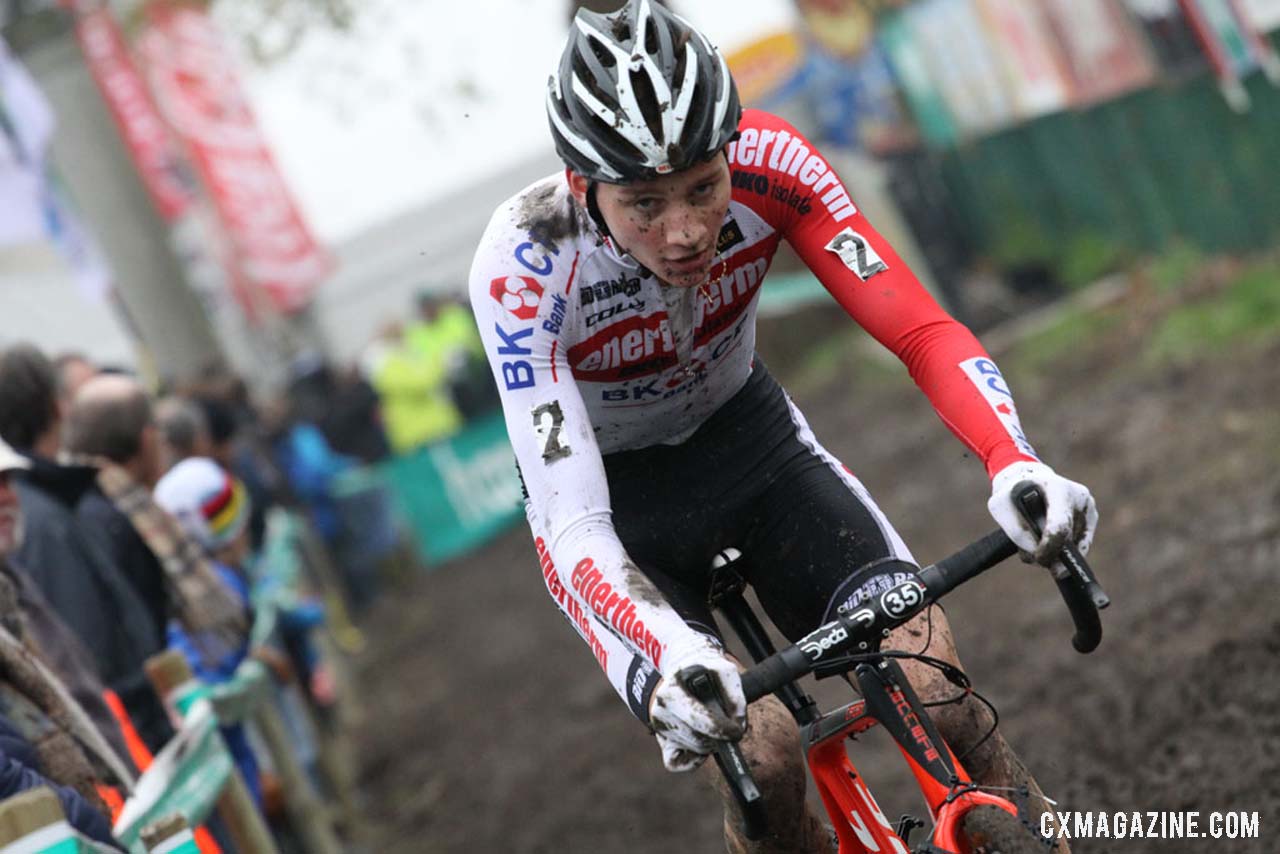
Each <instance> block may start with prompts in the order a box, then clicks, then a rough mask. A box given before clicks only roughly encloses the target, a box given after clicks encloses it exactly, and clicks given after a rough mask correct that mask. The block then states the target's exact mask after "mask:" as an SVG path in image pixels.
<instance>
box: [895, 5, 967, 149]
mask: <svg viewBox="0 0 1280 854" xmlns="http://www.w3.org/2000/svg"><path fill="white" fill-rule="evenodd" d="M879 44H880V47H881V49H882V50H883V51H884V53H885V56H886V58H887V59H888V61H889V65H890V66H891V67H892V68H893V72H894V75H895V76H896V77H897V80H898V85H899V86H900V87H901V88H902V93H903V96H904V98H905V99H906V102H907V106H908V107H909V108H910V109H911V112H912V114H913V115H914V116H915V120H916V127H917V128H918V129H919V131H920V136H921V138H923V139H924V141H925V142H926V143H927V144H929V145H932V146H947V145H951V144H952V143H953V142H955V141H956V126H955V122H954V121H953V120H952V118H951V113H950V112H949V111H948V110H947V103H946V100H945V99H944V98H943V96H942V92H941V91H940V90H939V88H938V86H937V84H936V83H935V82H934V80H933V78H932V77H931V76H930V75H929V66H928V62H927V60H926V57H925V54H924V51H923V50H921V47H920V43H919V42H918V41H917V40H916V39H915V36H914V35H913V33H912V30H911V27H910V26H908V24H907V21H906V18H905V17H904V16H903V15H902V14H901V13H893V14H890V15H887V16H886V17H885V18H884V19H883V20H882V21H881V24H880V34H879Z"/></svg>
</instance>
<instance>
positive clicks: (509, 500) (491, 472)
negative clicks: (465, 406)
mask: <svg viewBox="0 0 1280 854" xmlns="http://www.w3.org/2000/svg"><path fill="white" fill-rule="evenodd" d="M383 472H384V474H385V476H386V479H387V483H388V485H389V486H390V488H391V491H392V494H393V496H394V498H395V500H396V502H397V504H398V506H399V508H400V511H401V513H402V514H403V515H404V518H405V519H406V520H407V521H408V523H409V525H410V526H411V528H412V529H413V532H414V535H415V537H416V538H417V540H418V544H419V546H420V548H421V551H422V555H423V557H424V559H425V560H426V561H427V563H429V564H435V563H440V562H442V561H445V560H448V559H449V558H452V557H455V556H457V555H461V554H463V553H465V552H468V551H470V550H472V549H475V548H477V547H479V546H481V545H483V544H484V543H486V542H488V541H489V540H491V539H492V538H493V537H494V536H495V535H496V534H498V533H499V532H501V531H502V530H505V529H506V528H508V527H509V526H511V525H512V524H513V523H514V522H516V521H518V520H519V519H520V518H521V517H522V510H521V506H522V505H521V490H520V482H519V478H518V477H517V476H516V468H515V456H514V454H513V453H512V451H511V445H510V443H509V442H508V441H507V429H506V425H505V423H504V421H503V419H502V416H501V415H492V416H489V417H487V418H483V419H479V420H477V421H475V422H472V423H470V424H468V425H467V427H466V429H464V430H463V431H462V432H461V433H460V434H458V435H457V436H454V437H453V438H451V439H448V440H446V441H444V442H439V443H436V444H433V445H429V446H427V447H425V448H421V449H419V450H417V451H414V452H412V453H409V454H405V455H402V456H399V457H396V458H395V459H393V460H390V461H388V462H386V463H384V464H383Z"/></svg>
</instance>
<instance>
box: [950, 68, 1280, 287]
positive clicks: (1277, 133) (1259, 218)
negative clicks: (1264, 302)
mask: <svg viewBox="0 0 1280 854" xmlns="http://www.w3.org/2000/svg"><path fill="white" fill-rule="evenodd" d="M1245 84H1246V90H1247V92H1248V93H1249V96H1250V100H1251V107H1250V109H1249V110H1247V111H1245V112H1240V113H1237V112H1235V111H1233V110H1232V109H1231V108H1230V107H1229V106H1228V104H1227V103H1226V101H1225V99H1224V98H1223V96H1222V93H1221V92H1220V91H1219V89H1218V85H1217V81H1216V80H1215V79H1214V78H1213V77H1212V76H1211V75H1210V74H1208V73H1201V74H1198V75H1194V76H1192V77H1190V78H1187V79H1183V80H1181V81H1175V82H1168V81H1166V82H1163V83H1161V84H1160V85H1157V86H1154V87H1151V88H1148V89H1145V90H1142V91H1139V92H1135V93H1131V94H1129V95H1126V96H1124V97H1122V98H1118V99H1115V100H1113V101H1109V102H1106V103H1102V104H1098V105H1095V106H1093V107H1090V108H1089V109H1087V110H1083V111H1067V112H1060V113H1055V114H1051V115H1047V116H1042V117H1040V118H1038V119H1036V120H1034V121H1031V122H1027V123H1024V124H1022V125H1018V126H1016V127H1012V128H1006V129H1003V130H1001V131H999V132H997V133H993V134H991V135H989V136H986V137H983V138H981V139H976V140H969V141H966V142H963V143H961V144H960V145H958V146H956V147H955V148H952V149H951V150H949V151H947V152H945V153H944V154H943V155H942V160H941V170H940V171H941V175H942V178H943V183H944V184H945V185H946V187H947V190H948V192H949V193H950V194H951V197H952V200H953V205H954V208H955V209H956V211H957V212H958V216H959V218H960V220H961V221H960V222H959V223H958V227H960V228H962V229H964V231H965V233H966V236H968V237H969V238H970V240H971V241H972V243H973V245H974V246H975V247H976V248H977V249H978V251H980V252H982V253H984V254H986V255H987V256H988V257H990V258H992V259H994V260H995V261H996V262H997V263H1001V264H1005V265H1008V264H1015V263H1024V262H1027V261H1035V260H1039V261H1048V262H1053V263H1062V262H1063V261H1065V260H1066V256H1067V254H1068V253H1069V252H1070V251H1071V247H1072V246H1074V245H1076V242H1077V241H1089V240H1092V241H1094V243H1095V244H1096V243H1098V242H1101V243H1104V244H1105V245H1106V246H1108V247H1111V248H1114V249H1115V250H1118V251H1121V252H1125V253H1135V252H1152V251H1159V250H1161V249H1164V248H1167V247H1168V246H1169V245H1170V244H1171V243H1172V242H1173V241H1175V240H1179V239H1181V240H1185V241H1188V242H1190V243H1192V244H1194V245H1196V246H1199V247H1200V248H1201V249H1203V250H1205V251H1209V252H1242V251H1250V250H1257V249H1262V248H1266V247H1270V246H1274V245H1275V243H1276V241H1277V239H1278V238H1280V89H1277V87H1275V86H1274V85H1272V84H1271V83H1270V81H1268V80H1267V79H1266V77H1265V76H1264V75H1263V74H1262V73H1260V72H1258V73H1254V74H1252V75H1251V76H1250V77H1249V78H1248V79H1246V80H1245Z"/></svg>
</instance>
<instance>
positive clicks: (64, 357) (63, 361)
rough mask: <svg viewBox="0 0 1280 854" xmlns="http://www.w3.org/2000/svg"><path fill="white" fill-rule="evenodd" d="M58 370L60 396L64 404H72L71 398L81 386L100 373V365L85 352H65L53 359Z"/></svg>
mask: <svg viewBox="0 0 1280 854" xmlns="http://www.w3.org/2000/svg"><path fill="white" fill-rule="evenodd" d="M53 366H54V368H55V369H57V372H58V398H59V399H60V400H61V401H62V403H63V405H64V406H70V405H71V398H72V397H74V396H75V393H76V392H77V391H79V389H80V386H82V385H84V384H85V383H87V382H88V381H89V380H91V379H93V378H94V377H96V376H97V375H98V366H97V365H95V364H94V363H93V362H91V361H89V357H88V356H86V355H84V354H83V353H76V352H74V351H72V352H67V353H63V354H61V355H60V356H58V357H57V358H56V359H54V360H53Z"/></svg>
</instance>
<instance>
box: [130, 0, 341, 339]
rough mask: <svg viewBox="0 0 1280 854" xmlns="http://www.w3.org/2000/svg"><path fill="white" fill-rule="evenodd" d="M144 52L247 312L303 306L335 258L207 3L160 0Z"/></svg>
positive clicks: (146, 29) (147, 15)
mask: <svg viewBox="0 0 1280 854" xmlns="http://www.w3.org/2000/svg"><path fill="white" fill-rule="evenodd" d="M136 49H137V51H138V56H139V61H140V64H141V65H142V70H143V73H144V75H145V76H146V78H147V81H148V83H149V84H150V86H151V91H152V93H153V95H154V97H155V99H156V102H157V104H158V105H159V107H160V111H161V113H162V114H163V115H164V117H165V119H166V120H167V121H168V123H169V125H170V127H172V128H173V130H174V131H175V132H176V133H177V135H178V137H179V139H180V140H181V141H182V143H183V145H184V146H185V148H186V151H187V155H188V157H189V158H190V160H191V163H192V164H193V166H194V168H195V170H196V172H197V173H198V174H199V176H200V179H201V182H202V183H203V185H204V188H205V191H206V192H207V194H208V196H209V198H210V200H211V202H212V204H213V207H214V210H215V211H216V214H217V218H218V221H219V223H220V225H221V227H222V231H223V233H224V235H225V238H226V242H227V251H228V253H229V256H230V257H229V268H230V269H231V271H232V278H233V279H234V280H235V283H236V286H237V290H238V291H239V293H240V294H241V295H242V297H243V298H244V301H245V303H246V304H245V306H244V308H245V310H246V312H247V313H248V314H249V315H250V316H251V317H260V316H261V315H262V314H263V313H264V309H269V310H274V311H278V312H284V313H292V312H296V311H298V310H300V309H302V308H303V307H305V306H306V305H307V304H308V303H309V302H310V300H311V296H312V294H313V292H314V290H315V288H316V286H317V285H318V284H319V283H320V281H321V280H322V279H323V278H324V277H325V276H326V275H327V274H328V273H329V272H330V271H331V270H332V266H333V262H332V259H331V258H330V256H329V255H328V253H326V252H325V251H324V250H323V248H322V247H321V246H320V245H319V244H318V243H317V242H316V240H315V239H314V237H313V236H312V234H311V231H310V229H309V228H308V226H307V224H306V223H305V222H304V221H303V219H302V215H301V212H300V211H299V210H298V208H297V205H296V204H295V203H294V200H293V197H292V195H291V194H290V192H289V189H288V187H287V186H286V185H285V182H284V179H283V177H282V176H281V174H280V171H279V169H278V168H277V167H276V163H275V160H274V158H273V157H272V155H271V150H270V147H269V145H268V144H267V141H266V140H265V139H264V138H263V136H262V132H261V130H260V129H259V127H258V123H257V120H256V119H255V117H254V115H253V112H252V110H251V109H250V107H249V103H248V101H247V100H246V98H245V95H244V92H243V90H242V88H241V86H240V83H239V81H238V79H237V78H236V76H235V73H234V71H233V70H232V67H231V66H232V62H231V57H230V55H229V54H228V53H227V51H226V50H225V49H224V47H223V45H222V41H221V37H220V35H219V33H218V31H217V28H216V26H215V25H214V23H213V22H212V20H210V18H209V16H208V14H206V12H205V11H204V10H203V9H201V8H198V7H195V6H190V5H183V4H178V3H174V2H163V0H158V2H152V3H150V4H148V5H147V7H146V8H145V10H144V16H143V22H142V31H141V34H140V35H139V36H138V39H137V42H136ZM263 299H267V300H269V306H264V305H263V304H262V303H261V300H263Z"/></svg>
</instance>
